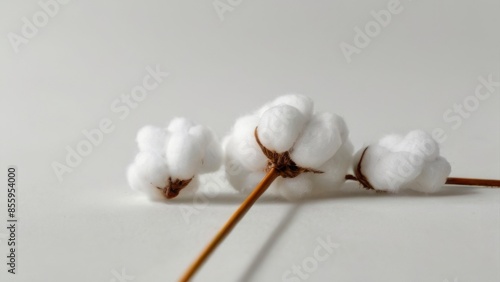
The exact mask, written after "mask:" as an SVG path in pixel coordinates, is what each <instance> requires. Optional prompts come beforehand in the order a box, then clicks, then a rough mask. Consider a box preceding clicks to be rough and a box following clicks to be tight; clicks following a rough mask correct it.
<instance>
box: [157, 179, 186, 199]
mask: <svg viewBox="0 0 500 282" xmlns="http://www.w3.org/2000/svg"><path fill="white" fill-rule="evenodd" d="M191 180H193V178H191V179H187V180H181V179H176V180H175V181H172V177H169V178H168V183H167V185H166V186H165V187H163V188H162V187H156V188H158V189H160V190H162V193H163V196H165V198H167V199H173V198H175V197H177V196H178V195H179V193H180V192H181V190H182V189H184V188H186V186H188V185H189V183H190V182H191Z"/></svg>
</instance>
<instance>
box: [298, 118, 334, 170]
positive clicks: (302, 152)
mask: <svg viewBox="0 0 500 282" xmlns="http://www.w3.org/2000/svg"><path fill="white" fill-rule="evenodd" d="M339 119H341V118H340V117H339V116H337V115H334V114H331V113H322V114H316V115H314V116H313V118H312V120H311V121H310V122H309V123H308V124H307V125H306V128H305V129H304V130H303V131H302V133H301V135H300V136H299V138H298V139H297V141H296V142H295V144H294V145H293V150H292V151H291V152H290V156H291V157H292V159H293V160H294V161H295V163H297V165H299V166H301V167H305V168H314V169H318V168H319V167H321V166H322V165H323V164H324V163H325V162H326V161H327V160H328V159H330V158H331V157H333V155H334V154H335V152H337V150H338V149H339V148H340V146H341V145H342V137H341V132H340V130H341V128H339V124H342V123H341V122H340V121H339Z"/></svg>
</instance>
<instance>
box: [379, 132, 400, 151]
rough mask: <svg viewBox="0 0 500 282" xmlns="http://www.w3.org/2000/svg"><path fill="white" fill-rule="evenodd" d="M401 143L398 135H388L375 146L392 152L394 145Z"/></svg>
mask: <svg viewBox="0 0 500 282" xmlns="http://www.w3.org/2000/svg"><path fill="white" fill-rule="evenodd" d="M401 141H403V137H402V136H401V135H398V134H390V135H387V136H385V137H383V138H382V139H380V140H379V141H378V142H377V145H379V146H382V147H384V148H386V149H388V150H392V149H393V148H394V147H395V146H396V145H398V144H399V143H401Z"/></svg>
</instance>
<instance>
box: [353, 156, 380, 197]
mask: <svg viewBox="0 0 500 282" xmlns="http://www.w3.org/2000/svg"><path fill="white" fill-rule="evenodd" d="M366 151H368V147H366V148H365V149H364V150H363V153H362V154H361V158H360V159H359V162H358V165H357V166H356V168H355V169H354V175H356V180H357V181H358V182H359V183H361V185H363V187H364V188H365V189H367V190H375V188H373V186H372V185H371V184H370V182H369V181H368V178H366V176H365V175H364V174H363V172H362V171H361V164H362V163H363V158H364V157H365V154H366Z"/></svg>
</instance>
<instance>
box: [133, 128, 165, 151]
mask: <svg viewBox="0 0 500 282" xmlns="http://www.w3.org/2000/svg"><path fill="white" fill-rule="evenodd" d="M166 138H167V132H166V131H165V130H164V129H163V128H159V127H156V126H152V125H148V126H144V127H143V128H141V129H140V130H139V132H137V138H136V141H137V146H138V147H139V150H140V151H152V152H156V153H159V154H163V148H164V147H165V140H166Z"/></svg>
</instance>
